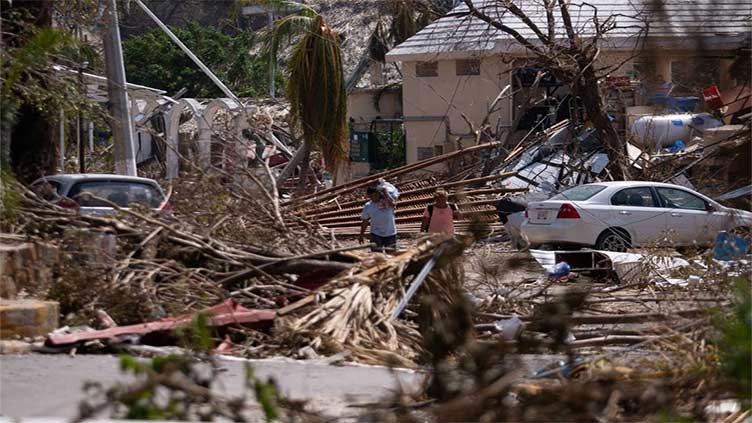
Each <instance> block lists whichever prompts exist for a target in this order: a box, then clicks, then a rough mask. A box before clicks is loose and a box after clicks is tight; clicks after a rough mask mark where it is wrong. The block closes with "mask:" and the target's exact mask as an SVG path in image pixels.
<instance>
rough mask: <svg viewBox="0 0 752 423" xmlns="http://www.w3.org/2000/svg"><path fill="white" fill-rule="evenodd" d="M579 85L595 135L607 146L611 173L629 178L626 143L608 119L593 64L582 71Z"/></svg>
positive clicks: (620, 177)
mask: <svg viewBox="0 0 752 423" xmlns="http://www.w3.org/2000/svg"><path fill="white" fill-rule="evenodd" d="M578 85H579V87H578V89H577V91H578V93H579V95H580V98H582V103H583V105H584V106H585V112H586V113H587V116H588V119H590V121H591V122H593V127H594V128H595V136H596V137H598V139H599V140H600V141H601V143H602V144H603V146H604V147H606V150H607V153H608V155H609V158H610V166H609V168H610V171H611V174H612V175H613V176H614V177H615V178H616V179H621V180H625V179H627V178H628V177H629V170H628V169H627V166H626V163H627V160H626V157H627V149H626V143H624V142H622V140H621V139H620V138H619V134H618V133H617V132H616V129H614V127H613V125H612V124H611V121H609V119H608V114H607V113H606V111H605V110H604V109H603V102H602V99H601V92H600V89H599V88H598V79H597V77H596V75H595V71H593V69H592V66H589V67H588V68H587V69H585V71H584V72H583V73H582V77H581V78H580V80H579V81H578Z"/></svg>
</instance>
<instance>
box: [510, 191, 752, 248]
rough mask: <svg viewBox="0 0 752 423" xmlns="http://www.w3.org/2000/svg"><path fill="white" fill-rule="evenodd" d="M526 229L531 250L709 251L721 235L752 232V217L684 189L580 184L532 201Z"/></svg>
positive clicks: (524, 226)
mask: <svg viewBox="0 0 752 423" xmlns="http://www.w3.org/2000/svg"><path fill="white" fill-rule="evenodd" d="M525 213H526V220H525V222H523V223H522V226H521V230H522V233H523V235H524V236H525V237H526V239H527V240H528V242H529V243H530V245H531V246H536V245H541V244H554V245H575V246H586V247H594V248H596V249H599V250H610V251H626V250H627V248H629V247H640V246H646V245H660V246H673V247H707V246H710V245H712V243H713V241H714V239H715V237H716V235H717V234H718V232H719V231H730V230H735V229H744V230H746V231H749V228H750V227H752V213H750V212H747V211H743V210H738V209H732V208H728V207H724V206H722V205H720V204H718V203H717V202H715V201H713V200H711V199H710V198H708V197H706V196H704V195H702V194H700V193H697V192H695V191H693V190H690V189H687V188H685V187H682V186H678V185H672V184H662V183H656V182H641V181H624V182H605V183H593V184H586V185H579V186H576V187H574V188H571V189H568V190H566V191H563V192H562V193H560V194H557V195H555V196H553V197H551V198H550V199H548V200H546V201H541V202H531V203H529V204H528V207H527V210H526V212H525Z"/></svg>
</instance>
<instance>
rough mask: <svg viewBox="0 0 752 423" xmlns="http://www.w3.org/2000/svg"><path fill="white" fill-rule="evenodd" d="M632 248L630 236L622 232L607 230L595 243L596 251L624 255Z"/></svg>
mask: <svg viewBox="0 0 752 423" xmlns="http://www.w3.org/2000/svg"><path fill="white" fill-rule="evenodd" d="M629 246H630V242H629V235H627V234H626V233H624V232H622V231H617V230H614V229H606V230H605V231H603V233H602V234H601V235H600V236H599V237H598V240H597V241H596V242H595V249H596V250H604V251H616V252H619V253H624V252H626V251H627V249H628V248H629Z"/></svg>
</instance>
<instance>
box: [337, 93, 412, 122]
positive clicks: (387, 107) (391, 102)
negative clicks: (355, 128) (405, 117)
mask: <svg viewBox="0 0 752 423" xmlns="http://www.w3.org/2000/svg"><path fill="white" fill-rule="evenodd" d="M378 95H379V90H377V89H368V90H355V91H353V92H351V93H350V95H349V96H348V97H347V117H348V119H349V118H353V119H355V123H356V124H370V123H371V121H372V120H374V119H376V118H377V117H381V118H382V119H394V118H399V117H402V99H401V98H400V93H399V91H395V90H389V91H385V92H384V93H382V94H381V98H380V99H379V109H378V110H377V109H376V102H375V100H376V97H377V96H378Z"/></svg>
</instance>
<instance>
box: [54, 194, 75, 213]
mask: <svg viewBox="0 0 752 423" xmlns="http://www.w3.org/2000/svg"><path fill="white" fill-rule="evenodd" d="M57 205H58V206H60V207H62V208H64V209H73V210H77V209H78V208H79V207H80V206H79V205H78V203H76V202H75V201H73V200H71V199H70V198H65V197H63V198H61V199H60V201H58V202H57Z"/></svg>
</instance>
